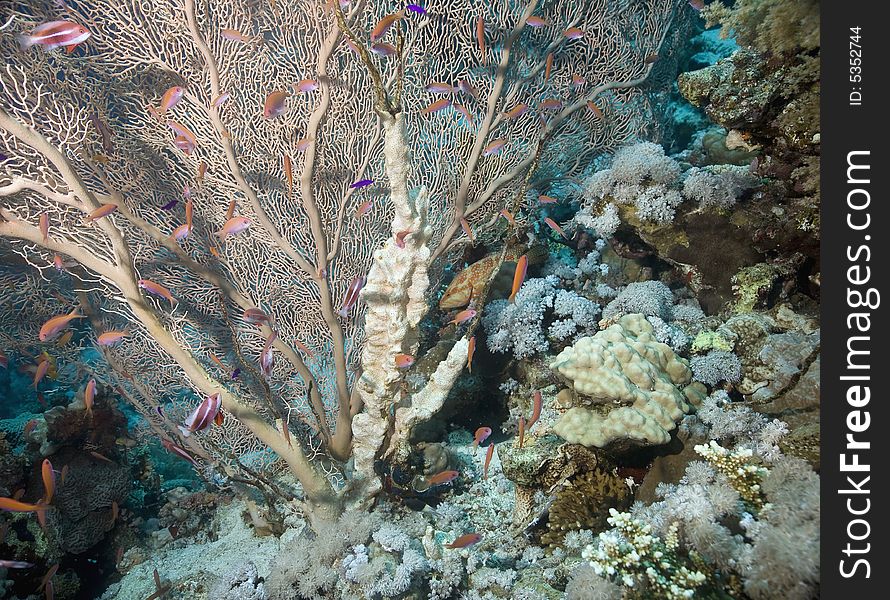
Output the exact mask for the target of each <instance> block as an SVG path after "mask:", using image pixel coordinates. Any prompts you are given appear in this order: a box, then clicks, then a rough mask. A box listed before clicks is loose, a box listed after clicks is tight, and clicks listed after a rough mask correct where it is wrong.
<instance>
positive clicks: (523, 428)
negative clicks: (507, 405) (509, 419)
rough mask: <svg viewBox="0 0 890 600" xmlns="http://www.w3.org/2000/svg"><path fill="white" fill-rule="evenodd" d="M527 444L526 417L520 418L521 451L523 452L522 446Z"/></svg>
mask: <svg viewBox="0 0 890 600" xmlns="http://www.w3.org/2000/svg"><path fill="white" fill-rule="evenodd" d="M523 442H525V417H519V449H520V450H522V444H523Z"/></svg>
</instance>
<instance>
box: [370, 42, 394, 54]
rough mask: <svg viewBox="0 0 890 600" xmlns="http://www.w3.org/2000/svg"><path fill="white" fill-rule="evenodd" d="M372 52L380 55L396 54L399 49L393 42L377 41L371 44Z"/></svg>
mask: <svg viewBox="0 0 890 600" xmlns="http://www.w3.org/2000/svg"><path fill="white" fill-rule="evenodd" d="M371 52H373V53H374V54H377V55H380V56H395V55H396V52H397V50H396V47H395V46H393V45H392V44H387V43H386V42H377V43H376V44H371Z"/></svg>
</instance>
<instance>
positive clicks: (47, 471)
mask: <svg viewBox="0 0 890 600" xmlns="http://www.w3.org/2000/svg"><path fill="white" fill-rule="evenodd" d="M40 475H41V477H42V478H43V490H44V493H43V500H41V504H49V503H50V502H52V499H53V495H54V494H55V493H56V474H55V473H54V472H53V463H51V462H50V461H49V459H48V458H44V459H43V464H42V465H41V466H40Z"/></svg>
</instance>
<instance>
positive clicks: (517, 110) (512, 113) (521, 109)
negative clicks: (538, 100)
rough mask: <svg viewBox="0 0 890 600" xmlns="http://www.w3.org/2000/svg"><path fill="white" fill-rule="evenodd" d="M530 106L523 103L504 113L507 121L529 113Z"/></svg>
mask: <svg viewBox="0 0 890 600" xmlns="http://www.w3.org/2000/svg"><path fill="white" fill-rule="evenodd" d="M528 108H529V106H528V104H526V103H524V102H521V103H519V104H517V105H516V106H514V107H513V108H511V109H510V110H508V111H507V112H505V113H504V118H505V119H516V118H518V117H521V116H522V115H524V114H525V113H527V112H528Z"/></svg>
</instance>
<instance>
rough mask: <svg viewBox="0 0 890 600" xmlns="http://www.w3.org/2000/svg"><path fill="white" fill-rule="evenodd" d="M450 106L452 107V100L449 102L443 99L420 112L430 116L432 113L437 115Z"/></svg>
mask: <svg viewBox="0 0 890 600" xmlns="http://www.w3.org/2000/svg"><path fill="white" fill-rule="evenodd" d="M449 106H451V100H448V99H447V98H442V99H440V100H436V101H435V102H433V103H432V104H430V105H429V106H427V107H426V108H424V109H423V110H422V111H420V112H422V113H423V114H425V115H430V114H432V113H437V112H439V111H441V110H445V109H446V108H448V107H449Z"/></svg>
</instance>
